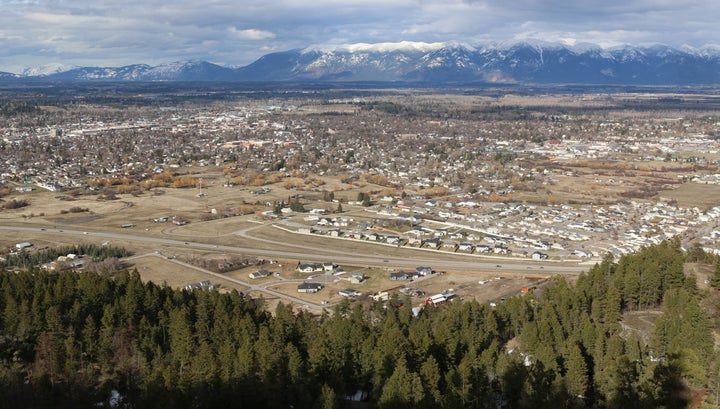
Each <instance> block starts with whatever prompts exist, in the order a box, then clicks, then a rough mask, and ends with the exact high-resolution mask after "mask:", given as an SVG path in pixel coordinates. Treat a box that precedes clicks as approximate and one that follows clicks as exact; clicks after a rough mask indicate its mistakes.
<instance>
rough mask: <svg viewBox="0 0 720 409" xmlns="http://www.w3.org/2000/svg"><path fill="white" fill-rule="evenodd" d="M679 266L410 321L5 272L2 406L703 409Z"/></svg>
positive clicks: (384, 310) (631, 268)
mask: <svg viewBox="0 0 720 409" xmlns="http://www.w3.org/2000/svg"><path fill="white" fill-rule="evenodd" d="M685 257H686V254H685V253H684V252H683V251H682V250H681V249H680V245H679V242H677V241H674V242H666V243H662V244H660V245H658V246H654V247H649V248H645V249H643V250H641V251H639V252H638V253H636V254H633V255H625V256H622V257H620V258H619V260H617V261H615V260H613V259H612V257H607V258H605V259H604V260H603V261H602V262H601V263H599V264H597V265H596V266H594V267H593V268H591V269H590V270H589V271H588V272H587V273H583V274H582V275H581V276H580V277H579V278H578V280H577V282H576V283H569V282H568V281H567V280H565V279H564V278H563V277H560V276H558V277H556V278H554V279H552V280H551V281H550V283H549V284H548V285H547V286H546V287H544V288H542V289H541V290H542V291H541V292H540V293H538V294H534V295H533V294H529V295H526V296H517V297H510V298H508V299H507V301H506V302H505V303H501V304H498V305H497V306H496V307H494V308H493V307H491V306H489V305H487V304H480V303H478V302H476V301H457V302H451V303H448V304H446V305H443V306H439V307H427V308H425V309H424V310H422V311H421V312H420V313H419V314H417V315H415V314H413V312H412V310H411V309H410V308H409V307H408V306H409V305H410V302H409V300H407V301H406V302H405V303H404V305H405V306H404V307H403V306H400V307H396V306H397V305H400V304H401V303H397V302H393V301H397V300H391V302H390V303H387V304H383V303H382V302H377V303H374V304H363V303H359V302H356V303H350V302H348V301H344V302H343V303H341V304H339V305H338V306H336V307H335V308H334V310H333V311H332V312H327V313H324V314H322V315H320V316H316V315H313V314H310V313H308V312H306V311H300V312H295V311H293V309H292V307H291V306H290V305H286V304H283V303H280V304H278V306H277V307H276V308H275V309H274V311H273V312H272V313H271V312H269V311H267V306H266V304H265V302H264V301H263V300H262V299H250V298H248V297H246V296H244V295H243V294H242V293H239V292H237V291H231V292H224V293H221V292H217V291H186V290H176V289H172V288H170V287H168V286H166V285H157V284H154V283H152V282H147V283H144V282H143V281H142V280H141V278H140V276H139V274H138V273H137V272H136V271H130V272H128V271H121V272H117V273H116V274H114V275H113V276H112V277H110V276H107V275H102V276H101V275H97V274H93V273H80V274H77V273H47V272H40V271H35V270H27V271H21V272H3V273H0V311H2V315H1V317H0V402H3V406H6V407H18V408H25V407H49V406H52V407H90V406H95V407H102V406H110V405H111V401H110V397H111V396H112V391H117V393H118V396H119V397H120V399H121V402H120V405H121V407H128V408H129V407H138V408H153V407H163V408H164V407H175V408H212V407H228V406H232V407H240V408H243V407H263V408H287V407H294V408H343V407H348V408H356V407H366V408H376V407H377V408H410V407H412V408H493V409H494V408H497V407H507V408H582V407H589V408H628V407H633V408H658V407H667V408H682V407H686V406H688V405H689V404H690V402H691V400H692V399H693V398H694V397H697V396H700V399H704V400H705V402H706V404H715V405H716V404H717V402H715V401H714V398H712V396H713V393H714V392H717V389H718V386H717V385H718V366H717V362H718V360H717V353H716V351H715V349H714V344H713V330H714V328H713V327H714V325H713V323H712V320H711V316H710V314H709V312H708V308H707V305H706V304H705V303H704V301H703V300H704V299H705V297H701V294H700V292H699V291H698V289H697V286H696V284H695V282H694V280H693V279H692V278H690V277H686V276H685V275H684V274H683V271H682V265H683V261H684V260H685ZM710 291H711V292H713V291H715V292H716V290H710ZM644 310H652V311H658V318H657V320H656V322H655V326H654V331H653V332H652V333H650V334H647V337H646V338H643V337H641V336H638V335H636V334H635V333H634V332H632V331H628V330H627V328H625V327H624V326H623V325H622V324H623V323H622V317H623V314H624V313H626V312H628V311H644ZM660 311H661V313H660ZM703 391H705V392H707V393H705V394H704V395H703ZM708 391H709V392H708ZM713 391H714V392H713ZM703 396H704V398H703ZM352 397H359V398H361V399H362V402H353V401H352V399H351V398H352ZM709 407H714V406H709Z"/></svg>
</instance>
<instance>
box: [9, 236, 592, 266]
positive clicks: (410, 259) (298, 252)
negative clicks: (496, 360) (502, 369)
mask: <svg viewBox="0 0 720 409" xmlns="http://www.w3.org/2000/svg"><path fill="white" fill-rule="evenodd" d="M259 227H261V226H259ZM254 228H255V227H252V228H250V229H254ZM250 229H245V230H243V231H240V233H239V235H240V236H242V237H243V238H245V239H247V240H253V241H256V242H258V243H259V244H260V245H259V246H258V247H238V246H227V245H222V244H208V243H203V242H201V241H196V240H200V239H202V238H195V240H193V239H186V240H175V239H169V238H161V237H153V236H146V235H141V234H137V233H132V234H131V233H114V232H98V231H81V230H72V229H58V228H40V227H24V226H0V230H5V231H17V232H31V233H35V234H37V233H44V234H53V235H67V236H72V235H75V236H85V237H95V238H98V239H100V240H103V241H104V240H126V241H135V242H141V243H146V244H157V245H169V246H178V247H187V248H188V249H200V250H212V251H222V252H226V253H241V254H252V255H256V256H259V257H267V258H274V259H288V258H290V259H297V260H308V261H313V260H312V259H315V260H318V259H319V260H322V259H323V258H324V259H326V260H327V261H333V262H336V263H338V264H351V265H359V266H367V267H393V268H411V269H414V268H415V267H417V266H419V265H429V266H432V267H436V268H438V269H439V270H447V271H469V272H471V271H477V272H486V273H498V272H501V273H515V274H527V275H530V274H536V275H538V274H547V275H551V274H569V275H574V274H578V273H580V272H581V271H586V270H587V269H588V267H586V266H578V265H556V264H555V263H543V262H532V263H530V262H529V261H526V262H524V263H521V262H517V261H512V260H508V259H505V260H503V261H486V260H482V259H468V260H457V259H448V260H442V262H441V263H442V265H441V266H438V264H440V262H439V259H440V257H441V253H438V254H433V257H424V256H422V255H418V254H409V255H407V256H406V255H392V256H385V255H382V254H379V251H378V252H377V253H378V254H348V253H347V252H344V251H340V250H334V249H332V248H326V247H317V246H311V245H297V244H290V243H287V244H285V243H277V242H275V241H270V240H266V239H262V238H258V237H255V236H252V235H249V234H247V233H248V230H250ZM20 237H21V236H18V240H21V239H20ZM263 243H268V244H273V245H278V244H282V245H283V246H284V247H286V249H283V250H272V249H265V248H263V247H262V244H263ZM399 251H400V252H401V251H402V249H399Z"/></svg>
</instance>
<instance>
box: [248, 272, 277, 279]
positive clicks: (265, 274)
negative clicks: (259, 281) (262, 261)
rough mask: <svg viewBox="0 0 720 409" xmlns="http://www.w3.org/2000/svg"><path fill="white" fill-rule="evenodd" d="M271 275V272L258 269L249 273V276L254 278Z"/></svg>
mask: <svg viewBox="0 0 720 409" xmlns="http://www.w3.org/2000/svg"><path fill="white" fill-rule="evenodd" d="M271 275H272V273H271V272H269V271H267V270H258V271H254V272H252V273H250V274H249V277H250V278H252V279H253V280H254V279H256V278H264V277H270V276H271Z"/></svg>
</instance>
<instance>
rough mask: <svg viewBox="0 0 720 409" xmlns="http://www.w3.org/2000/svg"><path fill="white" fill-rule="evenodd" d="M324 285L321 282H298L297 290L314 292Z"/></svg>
mask: <svg viewBox="0 0 720 409" xmlns="http://www.w3.org/2000/svg"><path fill="white" fill-rule="evenodd" d="M322 288H323V285H322V284H320V283H301V284H298V287H297V290H298V292H299V293H309V294H314V293H316V292H318V291H320V290H322Z"/></svg>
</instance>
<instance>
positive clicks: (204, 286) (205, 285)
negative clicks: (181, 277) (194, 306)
mask: <svg viewBox="0 0 720 409" xmlns="http://www.w3.org/2000/svg"><path fill="white" fill-rule="evenodd" d="M212 289H213V285H212V283H211V282H210V281H209V280H203V281H200V282H199V283H190V284H188V285H186V286H185V290H187V291H194V290H212Z"/></svg>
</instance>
